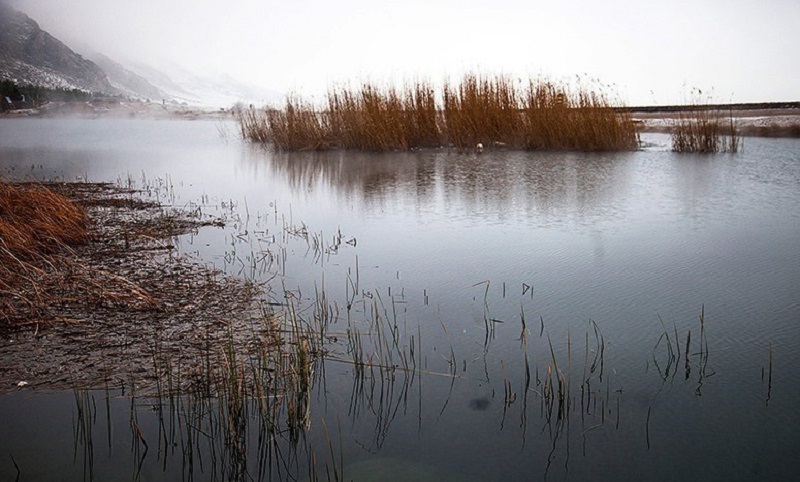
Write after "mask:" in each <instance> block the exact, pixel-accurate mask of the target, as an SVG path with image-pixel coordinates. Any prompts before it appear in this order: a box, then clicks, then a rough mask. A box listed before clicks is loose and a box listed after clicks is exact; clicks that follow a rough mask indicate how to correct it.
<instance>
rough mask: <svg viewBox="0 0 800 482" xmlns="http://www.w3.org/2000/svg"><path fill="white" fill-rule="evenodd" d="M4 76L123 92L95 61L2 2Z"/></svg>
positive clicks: (1, 66) (0, 29)
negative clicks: (112, 82) (84, 56)
mask: <svg viewBox="0 0 800 482" xmlns="http://www.w3.org/2000/svg"><path fill="white" fill-rule="evenodd" d="M0 78H5V79H9V80H12V81H14V82H16V83H17V84H33V85H40V86H43V87H49V88H62V89H80V90H85V91H89V92H100V93H106V94H116V93H119V91H118V90H117V89H115V88H114V87H113V86H112V85H111V83H110V82H109V81H108V77H107V76H106V74H105V72H103V70H102V69H100V67H98V66H97V65H96V64H95V63H94V62H92V61H90V60H87V59H85V58H83V57H81V56H80V55H78V54H76V53H75V52H73V51H72V50H71V49H70V48H69V47H67V46H66V45H64V44H63V43H62V42H61V41H59V40H58V39H56V38H55V37H53V36H52V35H50V34H49V33H47V32H45V31H44V30H42V29H41V28H39V25H38V24H37V23H36V22H35V21H34V20H32V19H31V18H30V17H28V16H27V15H25V14H24V13H21V12H18V11H16V10H14V9H12V8H11V7H9V6H7V5H6V4H4V3H2V2H0Z"/></svg>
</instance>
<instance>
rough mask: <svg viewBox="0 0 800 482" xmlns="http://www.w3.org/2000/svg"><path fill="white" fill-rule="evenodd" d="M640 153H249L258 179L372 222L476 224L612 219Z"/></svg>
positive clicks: (246, 162)
mask: <svg viewBox="0 0 800 482" xmlns="http://www.w3.org/2000/svg"><path fill="white" fill-rule="evenodd" d="M633 155H634V154H633V153H622V154H619V153H613V154H609V153H597V154H588V155H587V154H585V153H580V154H578V153H530V152H506V151H498V152H490V153H485V154H482V155H475V154H458V153H455V152H449V151H444V150H436V151H421V152H398V153H388V154H371V153H352V152H348V153H345V152H322V153H320V152H301V153H283V152H278V153H273V152H270V151H266V150H264V149H263V148H259V147H252V146H251V147H250V148H248V149H245V150H244V151H243V155H242V165H243V166H244V169H245V170H246V171H247V172H248V173H249V174H250V175H251V176H253V177H256V178H262V179H271V180H273V182H277V183H280V184H286V185H288V186H290V187H291V189H293V190H297V191H301V192H306V193H320V194H321V195H324V196H326V197H329V198H332V199H334V200H336V201H335V202H342V203H356V204H358V205H360V206H362V207H363V209H364V210H365V211H366V212H365V214H378V213H381V212H386V211H388V210H394V211H396V210H409V211H411V212H414V213H416V214H418V215H435V216H447V217H450V218H452V217H466V218H470V219H472V220H473V222H487V221H488V222H499V223H503V222H505V221H507V220H514V219H528V220H531V219H533V218H538V219H540V220H544V221H545V222H547V221H548V220H549V221H553V220H556V219H565V218H569V219H577V220H581V219H583V218H587V217H592V216H599V215H608V214H609V213H610V212H611V211H612V210H613V206H614V205H616V204H619V203H620V202H621V200H623V199H624V197H625V196H626V195H627V193H628V192H629V183H630V181H631V175H630V172H631V170H632V169H633V163H632V162H631V161H632V159H633V157H632V156H633Z"/></svg>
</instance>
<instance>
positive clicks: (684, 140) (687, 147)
mask: <svg viewBox="0 0 800 482" xmlns="http://www.w3.org/2000/svg"><path fill="white" fill-rule="evenodd" d="M701 94H702V92H701V91H699V90H696V93H695V100H694V101H693V102H692V103H691V104H690V105H689V106H688V107H687V110H686V111H684V112H681V113H680V114H679V115H678V118H677V120H676V121H675V122H674V124H673V125H672V129H671V134H672V150H673V151H674V152H686V153H700V154H714V153H718V152H730V153H733V152H737V151H738V150H739V145H740V137H739V132H738V130H737V128H736V125H735V124H734V121H733V116H732V115H730V114H729V115H727V116H726V115H724V114H723V113H722V112H720V111H719V110H714V109H711V108H710V106H711V105H712V100H711V99H710V98H709V99H708V100H707V101H701V100H700V99H699V95H701Z"/></svg>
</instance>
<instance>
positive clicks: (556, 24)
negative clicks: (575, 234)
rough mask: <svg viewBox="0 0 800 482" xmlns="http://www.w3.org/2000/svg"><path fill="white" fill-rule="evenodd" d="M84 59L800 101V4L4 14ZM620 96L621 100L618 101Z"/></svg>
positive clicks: (72, 0) (306, 77) (59, 3)
mask: <svg viewBox="0 0 800 482" xmlns="http://www.w3.org/2000/svg"><path fill="white" fill-rule="evenodd" d="M0 1H5V2H6V3H8V4H9V5H11V6H12V7H14V8H16V9H18V10H20V11H23V12H24V13H26V14H27V15H28V16H30V17H31V18H33V19H34V20H36V21H37V22H38V23H39V25H40V26H41V27H42V28H43V29H44V30H47V31H48V32H50V33H51V34H53V35H54V36H55V37H57V38H59V39H60V40H62V41H64V42H65V43H66V44H67V45H69V46H70V47H72V48H74V49H77V50H78V51H80V50H81V49H82V48H83V46H88V47H90V48H92V49H94V50H96V51H98V52H100V53H102V54H105V55H107V56H109V57H111V58H113V59H115V60H119V61H122V62H123V63H124V62H132V61H135V62H142V63H146V64H151V65H154V66H155V67H160V66H164V65H170V64H172V65H179V66H181V67H182V68H184V69H187V70H190V71H193V72H196V73H198V74H202V75H210V76H217V75H223V74H224V75H227V76H230V77H231V78H234V79H237V80H239V81H242V82H246V83H249V84H253V85H255V86H258V87H260V88H263V89H271V90H274V91H277V92H280V93H288V92H297V93H300V94H301V95H304V96H308V97H312V96H320V95H323V94H324V93H325V91H326V89H327V87H328V86H330V85H331V84H334V83H344V82H359V81H361V80H365V79H370V80H374V81H377V82H387V81H388V82H402V81H403V80H406V79H417V78H425V79H430V80H432V81H434V82H437V81H440V80H442V79H444V78H445V77H446V76H458V75H461V74H462V73H464V72H467V71H479V72H484V73H488V74H498V73H503V74H509V75H512V76H519V77H523V78H527V77H531V76H532V77H538V76H545V77H549V78H552V79H556V80H567V81H574V80H575V79H576V78H577V77H578V76H579V77H580V78H581V79H583V80H584V81H585V80H586V79H598V81H599V82H601V83H603V84H604V85H609V86H610V90H611V91H612V92H613V93H614V94H615V95H616V96H618V97H619V98H620V99H621V100H622V101H623V102H625V103H627V104H628V105H646V104H675V103H683V102H685V101H687V100H691V99H690V96H691V90H692V88H698V89H701V90H703V92H704V93H708V92H709V91H712V92H713V96H714V99H713V100H715V101H717V102H769V101H796V100H800V85H798V84H797V82H796V79H798V78H800V60H798V59H797V58H796V57H794V56H792V55H791V52H792V51H793V48H794V46H795V45H797V44H798V43H800V29H797V28H796V21H797V19H798V18H800V2H792V1H790V0H771V1H764V2H758V3H756V2H745V1H720V0H714V1H707V2H703V3H702V4H696V3H695V2H690V1H685V0H680V1H676V2H671V3H669V4H665V3H663V2H655V1H638V2H634V1H630V0H618V1H612V2H606V3H604V4H602V5H600V4H599V3H600V2H591V1H571V2H563V3H556V2H542V1H538V0H532V1H517V0H497V1H495V2H486V1H482V0H479V1H473V2H463V1H462V2H455V1H451V0H446V1H429V2H420V1H418V0H409V1H404V2H384V3H376V2H366V1H363V0H348V1H344V2H340V3H338V4H331V3H329V2H319V1H313V0H305V1H303V0H301V1H297V2H292V3H291V4H289V5H284V4H282V3H281V2H273V1H259V0H241V1H239V2H235V3H234V2H231V3H229V4H223V5H222V6H221V4H220V3H219V2H209V1H203V0H198V1H189V0H161V1H154V0H140V1H139V2H135V3H131V2H123V1H121V0H105V1H97V0H69V1H67V0H0ZM607 90H608V89H607Z"/></svg>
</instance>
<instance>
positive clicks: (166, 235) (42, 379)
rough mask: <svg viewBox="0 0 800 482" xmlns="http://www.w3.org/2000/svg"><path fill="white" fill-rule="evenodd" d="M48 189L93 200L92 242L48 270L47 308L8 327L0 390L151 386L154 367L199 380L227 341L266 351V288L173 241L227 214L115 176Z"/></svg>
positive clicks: (0, 343)
mask: <svg viewBox="0 0 800 482" xmlns="http://www.w3.org/2000/svg"><path fill="white" fill-rule="evenodd" d="M46 187H47V188H48V189H50V190H52V191H55V192H58V193H61V194H64V195H66V196H67V197H69V198H70V199H73V200H75V201H76V202H77V203H78V204H80V205H81V206H83V207H85V209H86V210H87V213H88V215H89V220H90V225H89V237H88V242H87V243H86V244H84V245H82V246H77V247H74V248H73V249H72V251H71V252H70V253H68V255H66V257H68V258H69V259H68V260H67V261H65V262H64V264H63V265H62V264H59V265H58V266H57V269H58V270H60V271H57V272H55V273H53V277H52V278H48V279H49V281H47V283H49V285H44V286H43V289H45V290H47V294H48V295H49V296H47V297H46V299H47V303H46V306H43V307H41V309H39V310H37V311H36V312H35V313H34V312H31V313H30V315H28V316H27V317H26V316H22V317H21V318H20V317H18V318H17V319H15V320H14V323H13V324H7V325H6V326H5V327H4V328H3V329H2V334H0V360H2V363H1V364H0V392H7V391H11V390H19V389H24V390H31V389H36V390H41V389H47V390H49V389H65V388H73V387H76V386H79V387H106V386H108V387H112V388H120V387H125V388H126V389H127V390H130V388H131V387H132V386H135V387H136V391H137V392H147V391H150V390H152V388H153V386H154V384H155V380H156V373H157V371H158V372H163V371H166V370H167V369H168V370H169V371H170V373H171V374H172V376H180V377H182V378H183V379H184V380H187V381H188V380H191V378H192V376H194V375H193V374H196V373H199V371H200V366H201V365H204V364H207V363H209V362H212V363H214V360H217V359H218V358H219V351H220V350H221V348H220V347H221V346H222V345H228V344H229V343H228V342H229V341H234V343H235V346H236V349H237V350H238V351H239V352H240V353H242V354H246V353H247V352H250V351H252V350H255V349H261V348H263V345H264V343H265V341H264V340H267V339H269V336H267V335H266V334H265V330H264V328H265V326H266V324H267V320H268V318H267V317H266V315H265V310H264V307H263V306H262V303H261V301H259V294H260V289H259V288H258V287H257V286H254V285H252V284H251V283H248V282H246V281H243V280H239V279H235V278H231V277H228V276H224V275H223V274H222V273H220V272H219V271H216V270H214V269H212V268H210V267H208V266H205V265H203V264H201V263H199V262H198V261H196V260H193V259H190V258H187V257H181V256H178V255H176V250H175V249H174V246H173V242H174V237H175V236H178V235H181V234H186V233H189V232H191V231H193V230H197V229H200V228H204V229H215V226H221V225H222V224H223V221H222V220H219V219H209V218H197V217H195V216H193V215H191V214H190V213H186V212H181V211H175V210H170V209H166V208H163V207H162V206H160V205H158V204H157V203H155V202H151V201H147V200H145V199H143V198H142V197H141V196H140V195H139V193H137V192H135V191H132V190H127V189H122V188H119V187H116V186H114V185H111V184H95V183H66V184H62V183H50V184H46ZM162 375H163V373H162ZM21 382H22V383H21Z"/></svg>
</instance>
